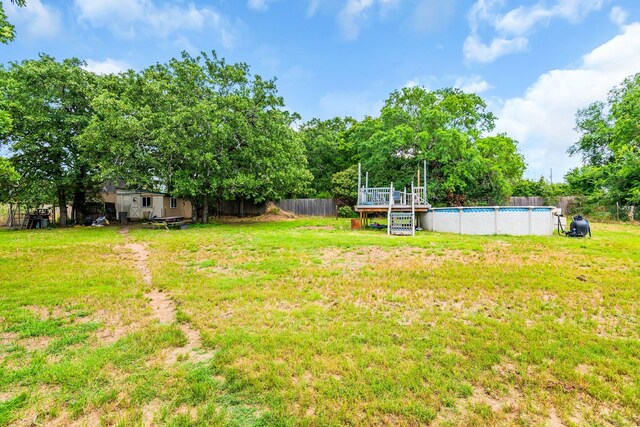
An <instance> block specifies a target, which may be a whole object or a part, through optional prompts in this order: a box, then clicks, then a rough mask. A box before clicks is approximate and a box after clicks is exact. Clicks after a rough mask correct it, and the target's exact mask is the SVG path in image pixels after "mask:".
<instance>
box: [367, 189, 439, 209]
mask: <svg viewBox="0 0 640 427" xmlns="http://www.w3.org/2000/svg"><path fill="white" fill-rule="evenodd" d="M390 194H391V189H390V187H370V188H366V187H362V188H361V189H360V191H359V192H358V206H387V205H389V195H390ZM393 202H394V204H396V205H406V206H409V205H411V202H412V200H411V190H410V189H409V190H407V189H405V190H395V191H394V192H393ZM413 203H414V204H415V205H426V204H428V203H427V202H426V200H424V187H414V188H413Z"/></svg>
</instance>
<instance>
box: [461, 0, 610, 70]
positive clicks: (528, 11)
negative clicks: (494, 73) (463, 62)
mask: <svg viewBox="0 0 640 427" xmlns="http://www.w3.org/2000/svg"><path fill="white" fill-rule="evenodd" d="M604 2H605V0H556V1H555V2H554V3H553V4H552V5H549V3H548V2H545V1H538V2H537V3H535V4H534V5H532V6H529V7H527V6H519V7H517V8H515V9H511V10H509V11H507V12H505V13H502V12H501V9H502V8H503V6H504V5H505V2H504V0H477V1H476V2H475V3H474V5H473V6H472V7H471V9H470V10H469V13H468V20H469V26H470V28H471V34H470V35H469V37H467V39H466V40H465V43H464V46H463V52H464V55H465V59H467V60H468V61H471V62H485V63H486V62H493V61H495V60H496V59H498V58H499V57H501V56H503V55H507V54H510V53H514V52H518V51H521V50H523V49H525V48H526V47H527V44H528V39H527V38H526V36H527V35H528V34H530V33H532V32H534V30H535V28H536V27H537V26H539V25H540V24H546V23H548V22H549V21H550V20H551V19H554V18H559V19H564V20H567V21H569V22H573V23H577V22H580V21H581V20H582V19H583V18H584V17H585V16H586V15H588V14H589V13H591V12H592V11H594V10H599V9H600V8H601V7H602V5H603V4H604ZM482 25H485V26H488V27H489V28H490V30H491V31H493V32H494V35H493V39H492V41H491V42H490V43H488V44H487V43H484V42H482V41H481V40H480V37H479V30H480V27H481V26H482Z"/></svg>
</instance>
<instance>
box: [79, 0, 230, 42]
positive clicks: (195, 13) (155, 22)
mask: <svg viewBox="0 0 640 427" xmlns="http://www.w3.org/2000/svg"><path fill="white" fill-rule="evenodd" d="M75 4H76V7H77V8H78V11H79V19H80V21H82V22H86V23H88V24H89V25H91V26H93V27H105V28H108V29H110V30H111V31H112V32H114V33H116V34H118V35H120V36H124V37H134V36H136V35H137V33H139V32H143V33H148V34H151V35H154V36H157V37H168V36H169V35H171V34H174V33H177V32H181V31H203V30H205V29H212V30H214V32H215V33H216V35H217V36H218V38H219V40H220V41H221V42H222V44H223V45H224V46H225V47H231V46H232V45H233V30H232V28H231V26H230V25H229V23H228V22H227V20H226V19H225V18H224V17H223V16H222V15H221V14H220V13H219V12H217V11H216V10H214V9H212V8H210V7H208V6H205V7H197V6H195V5H194V4H193V3H191V4H189V5H182V4H177V5H176V4H173V3H166V2H165V3H159V2H156V1H154V0H75Z"/></svg>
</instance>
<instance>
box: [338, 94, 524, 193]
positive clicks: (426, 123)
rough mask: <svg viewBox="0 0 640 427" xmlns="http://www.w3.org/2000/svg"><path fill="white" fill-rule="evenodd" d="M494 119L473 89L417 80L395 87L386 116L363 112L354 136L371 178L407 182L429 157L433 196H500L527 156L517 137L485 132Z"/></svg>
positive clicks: (519, 172) (397, 183)
mask: <svg viewBox="0 0 640 427" xmlns="http://www.w3.org/2000/svg"><path fill="white" fill-rule="evenodd" d="M494 121H495V118H494V116H493V114H491V113H490V112H489V111H487V109H486V104H485V102H484V101H483V100H482V98H480V97H479V96H477V95H475V94H467V93H464V92H462V91H461V90H459V89H451V88H449V89H441V90H436V91H428V90H426V89H425V88H422V87H412V88H403V89H401V90H398V91H395V92H393V93H391V95H390V97H389V98H388V99H387V100H386V102H385V105H384V107H383V108H382V111H381V114H380V116H379V117H376V118H371V117H367V118H365V119H364V120H363V121H362V122H360V123H358V125H356V126H354V127H353V128H352V129H350V130H349V136H348V137H349V138H350V139H351V141H352V143H353V145H354V146H355V147H356V150H357V152H358V157H359V159H360V161H361V162H362V164H363V168H364V169H365V170H368V171H369V172H370V185H372V186H376V185H377V186H386V185H389V182H391V181H393V182H394V186H395V187H396V188H401V187H402V186H408V185H410V183H411V181H412V180H414V181H416V172H417V170H418V169H421V168H422V164H423V161H425V160H426V161H427V165H428V167H427V169H428V173H427V187H428V196H429V198H430V199H431V200H430V201H431V202H432V203H434V202H435V203H439V204H445V203H449V204H462V203H500V202H502V201H504V199H505V198H506V197H508V196H509V195H510V194H511V183H512V182H513V181H515V180H517V179H519V178H520V177H521V176H522V172H523V170H524V168H525V164H524V160H523V157H522V155H521V154H520V153H519V152H518V150H517V144H516V142H515V141H514V140H513V139H511V138H509V137H507V136H506V135H497V136H486V135H487V134H488V133H489V132H490V131H492V130H493V128H494ZM422 179H424V178H422ZM416 183H417V182H416ZM421 185H422V183H421Z"/></svg>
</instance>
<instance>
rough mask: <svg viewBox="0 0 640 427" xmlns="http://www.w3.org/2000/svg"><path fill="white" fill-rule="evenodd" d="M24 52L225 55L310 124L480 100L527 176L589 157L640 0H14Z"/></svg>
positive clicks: (118, 61)
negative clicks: (423, 102) (388, 103)
mask: <svg viewBox="0 0 640 427" xmlns="http://www.w3.org/2000/svg"><path fill="white" fill-rule="evenodd" d="M3 3H4V4H5V8H6V9H7V14H8V16H9V18H10V20H11V21H12V22H14V23H15V24H16V30H17V40H16V41H15V42H13V43H11V44H9V45H6V46H0V61H1V62H3V63H6V62H8V61H13V60H22V59H28V58H35V57H36V56H37V54H38V52H46V53H48V54H50V55H53V56H55V57H56V58H58V59H62V58H65V57H71V56H76V57H78V58H81V59H84V60H86V61H87V64H88V65H87V67H88V68H89V69H91V70H92V71H95V72H99V73H103V72H117V71H120V70H123V69H126V68H134V69H141V68H144V67H146V66H148V65H150V64H153V63H156V62H164V61H166V60H168V59H169V58H171V57H173V56H177V55H179V54H180V52H181V51H182V50H187V51H189V52H190V53H193V54H196V53H198V52H199V51H201V50H205V51H210V50H216V51H217V52H218V54H219V55H220V56H222V57H224V58H226V59H227V60H229V61H233V62H238V61H242V62H246V63H248V64H249V65H250V66H251V70H252V72H253V73H256V74H260V75H262V76H263V77H277V78H278V88H279V90H280V93H281V94H282V96H283V97H284V98H285V102H286V103H287V107H288V108H289V109H290V110H292V111H296V112H298V113H300V114H301V115H302V117H303V119H304V120H308V119H311V118H313V117H320V118H329V117H333V116H336V115H352V116H354V117H356V118H362V117H364V116H365V115H375V114H377V112H378V111H379V109H380V106H381V104H382V102H383V101H384V99H385V98H386V97H387V96H388V94H389V93H390V92H391V91H392V90H394V89H398V88H401V87H403V86H410V85H423V86H426V87H428V88H429V89H437V88H441V87H448V86H456V87H460V88H462V89H464V90H467V91H472V92H477V93H479V94H480V95H481V96H482V97H484V98H485V99H486V100H487V103H488V105H489V107H490V109H491V111H493V112H494V114H495V115H496V116H497V117H498V122H497V129H496V132H506V133H507V134H508V135H509V136H512V137H514V138H515V139H517V140H518V141H519V143H520V148H521V151H522V152H523V153H524V154H525V158H526V161H527V163H528V165H529V169H528V171H527V175H528V176H530V177H537V176H540V175H541V174H544V175H545V176H547V177H548V175H549V169H551V168H553V174H554V180H558V179H559V178H561V177H562V175H563V174H564V173H565V172H566V171H567V170H568V169H569V168H571V167H574V166H576V165H577V164H578V163H579V159H576V158H569V157H568V156H567V154H566V149H567V147H568V146H569V145H571V144H572V143H573V142H575V140H576V139H577V136H576V134H575V131H574V130H573V128H574V126H575V122H574V115H575V112H576V109H577V108H579V107H583V106H586V105H588V104H589V103H591V102H593V101H596V100H599V99H603V98H604V97H605V96H606V93H607V91H608V90H609V89H610V88H611V87H612V86H614V85H616V84H618V83H620V81H622V79H624V78H625V77H626V76H628V75H631V74H634V73H637V72H640V1H638V0H529V1H508V0H449V1H446V0H324V1H320V0H297V1H293V0H210V1H173V2H168V1H163V0H67V1H53V0H27V5H28V7H27V8H22V9H17V8H15V7H13V6H11V5H10V4H7V3H8V2H7V1H4V2H3Z"/></svg>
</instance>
